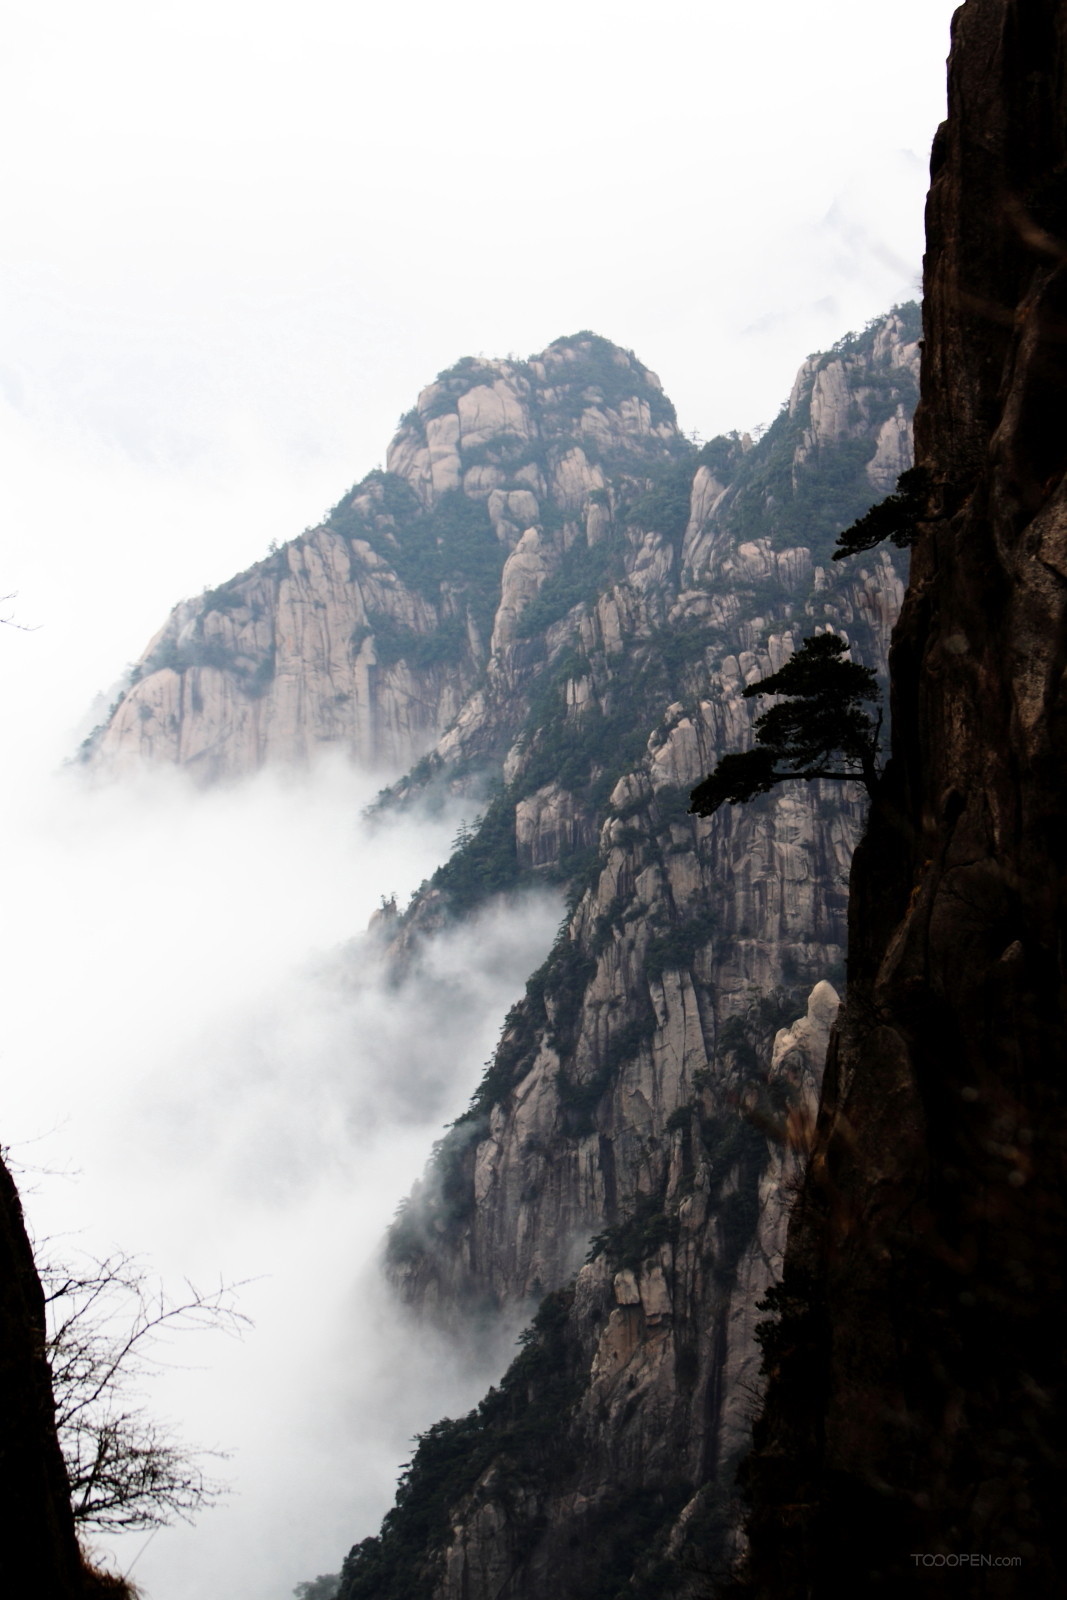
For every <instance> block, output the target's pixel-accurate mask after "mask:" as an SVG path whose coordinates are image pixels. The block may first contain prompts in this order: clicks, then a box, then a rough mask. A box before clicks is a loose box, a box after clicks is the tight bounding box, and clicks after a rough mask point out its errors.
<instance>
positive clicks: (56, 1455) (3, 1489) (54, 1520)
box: [0, 1161, 127, 1600]
mask: <svg viewBox="0 0 1067 1600" xmlns="http://www.w3.org/2000/svg"><path fill="white" fill-rule="evenodd" d="M0 1405H2V1407H3V1419H4V1421H3V1430H2V1434H0V1585H2V1588H3V1592H4V1593H5V1594H10V1595H23V1594H25V1595H29V1594H35V1595H48V1596H50V1597H51V1596H54V1597H55V1600H85V1597H86V1596H88V1595H91V1594H92V1595H96V1594H102V1593H106V1592H109V1590H108V1580H106V1579H103V1578H102V1577H99V1576H98V1577H94V1576H93V1575H92V1574H91V1573H90V1572H89V1571H87V1570H86V1569H85V1568H84V1567H83V1564H82V1557H81V1552H80V1550H79V1548H78V1542H77V1539H76V1537H75V1532H74V1518H73V1516H72V1514H71V1507H70V1490H69V1487H68V1484H67V1474H66V1470H65V1468H64V1465H63V1457H62V1455H61V1453H60V1448H59V1441H58V1439H57V1437H56V1421H55V1406H54V1404H53V1400H52V1387H51V1382H50V1379H49V1374H48V1364H47V1361H46V1358H45V1302H44V1293H43V1291H42V1289H41V1284H40V1281H39V1279H38V1277H37V1271H36V1268H35V1267H34V1262H33V1254H32V1252H31V1250H30V1244H29V1240H28V1239H27V1237H26V1229H25V1225H24V1223H23V1218H22V1207H21V1205H20V1203H19V1198H18V1194H17V1192H16V1189H15V1185H14V1183H13V1181H12V1179H11V1175H10V1173H9V1172H8V1170H7V1167H6V1166H5V1165H4V1163H3V1162H2V1161H0ZM113 1592H114V1593H115V1594H116V1595H120V1596H122V1597H127V1590H126V1588H125V1586H124V1585H122V1584H120V1583H119V1582H118V1581H117V1580H116V1581H115V1584H114V1591H113Z"/></svg>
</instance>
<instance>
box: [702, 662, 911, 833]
mask: <svg viewBox="0 0 1067 1600" xmlns="http://www.w3.org/2000/svg"><path fill="white" fill-rule="evenodd" d="M845 652H846V646H845V643H844V641H843V640H842V639H839V638H838V636H837V634H835V633H820V634H816V635H815V636H814V637H813V638H810V639H805V641H804V643H803V645H802V646H801V648H800V649H799V650H798V651H797V652H796V654H795V655H794V656H793V657H792V658H791V659H790V660H789V661H787V662H786V664H785V666H784V667H782V668H781V669H780V670H779V671H778V672H774V673H772V674H771V675H770V677H768V678H761V679H760V680H759V682H758V683H752V684H749V686H748V687H747V688H746V689H744V690H743V691H742V693H743V694H744V696H745V697H746V699H747V698H751V696H753V695H766V694H778V695H782V696H783V699H782V700H781V701H780V702H779V704H778V705H776V706H772V707H771V709H770V710H769V711H765V712H764V713H763V715H762V716H760V717H757V718H756V723H755V732H756V743H755V746H754V747H753V748H752V749H751V750H746V751H745V752H744V753H743V754H736V755H727V756H723V758H722V760H721V761H720V762H719V764H718V766H717V767H716V768H715V771H714V772H713V773H712V774H711V775H710V777H707V778H705V779H704V781H703V783H700V784H698V785H697V787H696V788H695V789H694V790H693V794H692V810H693V811H694V813H695V814H696V815H697V816H698V817H710V816H712V815H713V814H714V813H715V812H716V811H717V810H718V809H719V807H720V806H721V805H725V804H726V803H727V802H729V803H730V804H731V805H736V804H739V803H740V802H743V801H745V800H751V799H752V798H753V796H754V795H760V794H767V793H768V792H769V791H770V790H771V789H773V788H774V786H775V784H778V783H784V782H786V781H787V780H789V779H792V778H804V779H805V780H806V781H808V782H810V781H811V780H812V779H813V778H842V779H847V780H854V781H858V782H860V783H862V784H863V785H864V786H865V787H866V789H867V792H868V793H869V794H871V793H873V792H874V789H875V786H876V784H877V781H878V768H877V755H878V741H879V734H880V731H881V722H882V719H881V715H880V714H879V716H878V717H877V718H873V717H871V716H870V715H869V714H868V713H867V712H866V711H863V710H862V709H861V702H862V701H876V700H877V699H878V698H879V695H878V685H877V682H876V680H875V676H874V673H873V672H872V671H871V669H870V668H869V667H861V666H859V665H858V664H857V663H856V662H854V661H846V660H845V659H844V658H845Z"/></svg>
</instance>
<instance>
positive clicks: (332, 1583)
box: [293, 1572, 341, 1600]
mask: <svg viewBox="0 0 1067 1600" xmlns="http://www.w3.org/2000/svg"><path fill="white" fill-rule="evenodd" d="M340 1587H341V1574H340V1573H339V1572H335V1573H332V1574H327V1575H324V1574H322V1573H320V1574H319V1576H318V1577H317V1578H312V1579H311V1580H310V1581H309V1582H306V1583H298V1584H297V1586H296V1588H295V1589H294V1590H293V1594H294V1595H295V1596H296V1600H337V1594H338V1591H339V1589H340Z"/></svg>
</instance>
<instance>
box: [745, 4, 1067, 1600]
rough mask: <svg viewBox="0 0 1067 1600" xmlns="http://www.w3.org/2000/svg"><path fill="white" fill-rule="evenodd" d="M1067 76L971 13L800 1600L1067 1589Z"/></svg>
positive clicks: (793, 1571) (780, 1336)
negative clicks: (1066, 1552)
mask: <svg viewBox="0 0 1067 1600" xmlns="http://www.w3.org/2000/svg"><path fill="white" fill-rule="evenodd" d="M1065 65H1067V5H1064V4H1063V3H1062V0H968V3H967V4H966V5H964V6H963V7H962V8H961V9H960V11H959V12H957V14H956V18H955V21H954V29H953V47H952V55H951V58H950V70H949V116H948V120H947V122H946V123H945V125H944V126H943V127H942V129H941V130H940V131H939V134H938V136H937V140H936V143H935V146H934V152H933V160H932V189H931V194H930V201H929V209H928V254H927V258H926V299H925V305H924V332H925V352H924V357H923V365H922V382H921V403H920V408H919V411H918V413H917V416H916V425H915V437H916V460H917V465H918V467H919V468H920V469H922V470H923V471H925V473H926V474H927V488H928V492H929V499H928V503H927V505H926V508H925V510H926V515H925V520H924V521H923V522H922V524H921V533H920V537H919V540H918V543H917V546H916V548H915V550H914V553H913V563H912V571H911V581H910V585H909V589H908V592H907V596H906V599H905V602H904V607H903V611H902V614H901V618H900V622H899V624H898V627H897V630H896V634H895V640H894V645H893V649H892V652H891V658H890V660H891V678H892V690H893V744H892V761H891V764H890V766H889V769H888V772H887V776H886V780H885V784H884V789H883V792H882V794H881V796H880V798H879V799H878V800H877V802H876V804H875V805H874V807H873V809H872V813H871V817H870V822H869V829H868V833H867V835H866V838H865V840H864V842H863V843H862V845H861V846H860V848H859V849H858V851H857V854H856V857H855V861H854V866H853V873H852V886H851V900H850V910H849V988H848V999H847V1005H846V1008H845V1010H844V1012H843V1015H842V1018H841V1020H840V1023H839V1028H838V1032H837V1035H836V1040H835V1042H834V1043H833V1044H832V1045H831V1050H830V1056H829V1060H828V1064H827V1072H826V1078H825V1083H824V1091H823V1104H822V1107H821V1111H820V1117H819V1124H818V1130H817V1140H816V1146H815V1151H814V1156H813V1160H812V1164H811V1167H810V1169H809V1175H808V1179H807V1182H806V1185H805V1188H804V1190H803V1194H802V1199H801V1203H800V1206H799V1209H798V1211H797V1213H796V1215H795V1217H794V1220H793V1222H792V1225H791V1229H790V1237H789V1244H788V1249H787V1253H786V1262H785V1280H784V1285H783V1288H782V1290H781V1291H780V1292H779V1294H778V1309H779V1313H780V1316H779V1321H778V1324H777V1327H776V1329H775V1331H774V1337H773V1339H772V1340H771V1341H770V1343H769V1345H768V1355H769V1367H770V1371H771V1387H770V1392H769V1397H768V1403H767V1410H766V1413H765V1416H764V1418H763V1419H762V1421H761V1422H760V1424H759V1426H758V1429H757V1449H756V1452H755V1455H754V1457H753V1459H752V1461H751V1463H750V1466H749V1469H748V1486H749V1489H748V1492H749V1495H750V1497H751V1500H752V1502H753V1506H754V1511H753V1516H752V1521H751V1529H750V1532H751V1541H752V1574H751V1581H752V1592H753V1593H755V1594H758V1595H760V1596H767V1597H770V1596H774V1597H775V1600H784V1597H790V1596H800V1595H804V1596H806V1597H812V1596H821V1595H824V1594H829V1593H830V1592H831V1589H835V1588H836V1586H837V1585H839V1583H840V1580H841V1578H842V1576H843V1575H847V1577H848V1580H849V1584H850V1586H852V1587H856V1588H859V1589H862V1590H863V1592H865V1593H869V1594H874V1595H877V1594H887V1595H888V1594H893V1595H896V1594H899V1593H901V1592H903V1589H902V1586H903V1585H905V1584H906V1585H907V1592H909V1593H912V1592H921V1593H923V1594H936V1595H940V1594H942V1593H945V1594H947V1593H949V1592H951V1593H953V1594H957V1593H959V1592H960V1586H961V1584H963V1585H967V1584H969V1585H970V1586H969V1587H968V1588H967V1591H966V1592H968V1593H981V1594H983V1595H1002V1594H1004V1595H1007V1594H1021V1593H1024V1592H1025V1593H1028V1594H1037V1593H1041V1594H1051V1593H1053V1592H1062V1585H1063V1581H1064V1580H1063V1572H1064V1569H1063V1552H1062V1548H1061V1545H1062V1528H1063V1519H1062V1512H1061V1507H1062V1499H1063V1488H1064V1470H1063V1469H1064V1440H1065V1439H1067V1426H1065V1417H1064V1357H1063V1340H1062V1335H1061V1327H1060V1320H1061V1314H1062V1308H1063V1304H1064V1265H1063V1262H1064V1249H1063V1247H1064V1235H1065V1222H1067V1216H1065V1186H1064V1179H1065V1175H1067V1174H1065V1154H1067V1144H1065V1118H1064V1087H1063V1065H1064V1061H1065V1059H1067V1037H1065V1033H1067V1028H1065V1015H1067V1012H1065V1005H1064V1001H1065V998H1067V985H1065V977H1067V974H1065V950H1064V939H1063V930H1064V926H1065V916H1064V912H1065V907H1064V886H1065V867H1067V814H1065V813H1067V783H1065V779H1067V771H1065V762H1067V741H1065V733H1067V723H1065V713H1067V701H1065V685H1067V678H1065V667H1067V626H1065V623H1067V615H1065V612H1067V480H1065V478H1064V471H1065V468H1067V433H1065V431H1064V427H1063V419H1064V416H1065V415H1067V342H1065V339H1064V329H1065V327H1067V322H1065V311H1067V242H1065V241H1067V84H1065ZM960 1566H966V1567H968V1568H969V1569H971V1570H970V1575H969V1578H963V1577H961V1575H960V1572H959V1570H958V1568H959V1567H960Z"/></svg>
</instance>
